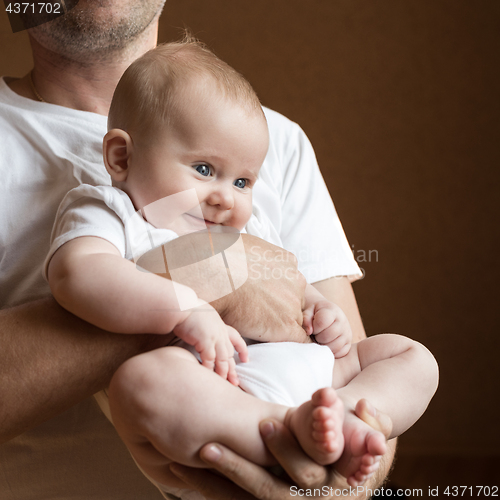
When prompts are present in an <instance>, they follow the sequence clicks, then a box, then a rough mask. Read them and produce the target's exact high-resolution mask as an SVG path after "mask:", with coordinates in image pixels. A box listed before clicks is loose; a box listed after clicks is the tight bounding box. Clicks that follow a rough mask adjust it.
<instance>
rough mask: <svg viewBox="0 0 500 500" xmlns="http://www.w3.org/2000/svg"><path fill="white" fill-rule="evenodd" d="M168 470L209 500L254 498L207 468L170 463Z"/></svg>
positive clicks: (253, 499) (254, 499)
mask: <svg viewBox="0 0 500 500" xmlns="http://www.w3.org/2000/svg"><path fill="white" fill-rule="evenodd" d="M170 471H171V472H172V473H173V474H175V476H177V477H178V478H179V479H181V480H182V481H183V482H184V483H186V484H187V485H189V486H190V487H191V488H193V489H194V490H197V491H199V492H200V493H201V494H202V495H203V496H204V497H205V498H207V499H211V500H237V499H241V500H256V498H255V497H254V496H253V495H251V494H249V493H247V492H245V491H243V490H242V489H241V488H240V487H239V486H237V485H235V484H234V483H232V482H231V481H228V480H227V479H226V478H224V477H221V476H217V475H215V474H212V473H211V472H210V471H209V470H208V469H194V468H191V467H186V466H184V465H180V464H176V463H171V464H170Z"/></svg>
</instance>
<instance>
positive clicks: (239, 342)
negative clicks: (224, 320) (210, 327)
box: [227, 326, 248, 363]
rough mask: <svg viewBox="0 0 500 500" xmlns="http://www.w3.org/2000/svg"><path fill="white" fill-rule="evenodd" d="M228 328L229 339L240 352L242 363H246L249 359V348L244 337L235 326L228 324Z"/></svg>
mask: <svg viewBox="0 0 500 500" xmlns="http://www.w3.org/2000/svg"><path fill="white" fill-rule="evenodd" d="M227 328H228V333H229V340H230V341H231V344H232V345H233V346H234V349H235V350H236V352H237V353H238V356H239V357H240V361H241V362H242V363H246V362H247V361H248V348H247V344H246V342H245V341H244V340H243V337H242V336H241V335H240V334H239V332H238V331H237V330H235V329H234V328H233V327H231V326H228V327H227Z"/></svg>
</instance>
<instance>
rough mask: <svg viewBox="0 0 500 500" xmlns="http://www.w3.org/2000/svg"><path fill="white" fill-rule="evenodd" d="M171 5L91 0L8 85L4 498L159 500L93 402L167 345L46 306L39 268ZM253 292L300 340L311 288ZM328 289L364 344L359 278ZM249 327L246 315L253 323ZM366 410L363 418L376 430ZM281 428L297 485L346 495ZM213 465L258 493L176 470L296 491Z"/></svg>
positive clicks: (90, 174) (245, 466)
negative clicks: (135, 64) (58, 215)
mask: <svg viewBox="0 0 500 500" xmlns="http://www.w3.org/2000/svg"><path fill="white" fill-rule="evenodd" d="M163 4H164V0H148V1H144V2H136V1H134V0H103V1H100V2H96V1H95V0H80V2H79V3H78V5H77V6H76V7H75V8H74V9H73V10H72V11H70V13H69V14H67V15H65V16H63V17H60V18H58V19H56V20H55V21H52V22H50V23H47V24H44V25H41V26H39V27H37V28H33V29H31V30H30V31H29V35H30V42H31V45H32V50H33V60H34V70H33V72H32V73H31V74H28V75H26V76H25V77H24V78H21V79H19V80H9V81H1V82H0V85H1V86H0V130H1V133H0V142H1V146H0V147H1V150H2V159H0V174H1V175H2V185H1V186H0V214H1V216H0V280H1V283H2V285H1V287H0V307H2V308H4V309H3V310H2V311H0V384H1V385H0V400H1V401H2V404H1V406H0V411H1V413H0V428H1V429H2V430H1V440H2V441H7V442H5V444H3V445H2V446H0V467H1V471H2V474H1V475H0V496H1V497H2V498H23V499H26V500H29V499H37V500H39V499H41V498H47V499H49V498H60V497H64V498H71V499H82V500H83V499H88V498H102V499H114V498H116V499H120V500H123V499H137V498H140V499H144V498H151V499H154V498H159V493H158V492H157V491H156V490H155V489H154V488H153V487H152V486H151V485H150V484H149V483H148V482H147V481H146V480H145V479H144V478H143V477H142V475H141V473H140V472H139V471H138V470H137V468H136V467H135V465H134V464H133V462H132V461H131V459H130V457H129V456H128V454H127V452H126V449H125V447H124V446H123V444H122V443H121V442H120V441H119V440H118V439H117V437H116V436H115V433H114V431H113V429H112V428H111V427H110V426H109V424H108V423H107V422H106V420H105V419H104V417H102V415H100V413H99V411H98V410H97V408H96V406H95V404H94V402H93V401H92V400H91V399H88V398H89V396H91V395H92V394H93V393H95V392H97V391H98V390H100V389H102V388H103V387H105V386H106V385H107V384H108V383H109V380H110V378H111V376H112V374H113V373H114V371H115V370H116V369H117V368H118V366H119V365H120V364H121V363H122V362H123V361H125V360H126V359H128V358H130V357H131V356H133V355H135V354H138V353H140V352H144V351H146V350H149V349H153V348H156V347H159V346H161V345H162V339H161V337H160V338H159V337H158V336H148V335H142V336H139V335H131V336H124V335H121V336H120V335H112V334H109V333H105V332H102V331H99V330H98V329H97V328H93V327H91V326H90V325H88V324H85V323H83V322H82V321H79V320H78V319H77V318H75V317H74V316H72V315H70V314H68V313H66V312H65V311H63V310H62V309H61V308H59V307H58V306H57V305H56V304H55V303H54V301H53V300H52V299H50V298H46V297H47V293H48V289H47V287H46V284H45V283H44V282H43V281H42V278H41V272H40V268H41V264H42V262H43V259H44V257H45V253H46V251H47V249H48V247H49V236H50V230H51V226H52V222H53V219H54V217H55V212H56V210H57V206H58V204H59V202H60V200H61V199H62V197H63V196H64V194H65V193H66V192H67V191H68V190H69V189H71V188H72V187H75V186H76V185H78V184H80V183H81V182H88V183H98V182H99V183H108V182H109V180H107V178H106V177H105V176H104V169H103V168H102V163H101V159H100V156H101V153H100V147H101V146H100V144H101V140H102V136H103V135H104V132H105V128H106V118H105V116H106V114H107V112H108V108H109V104H110V101H111V97H112V94H113V90H114V88H115V86H116V83H117V82H118V79H119V78H120V76H121V75H122V73H123V71H124V70H125V69H126V67H127V66H128V65H129V64H130V63H131V62H132V61H133V60H134V59H136V58H137V57H138V56H140V55H142V54H143V53H144V52H146V51H147V50H149V49H150V48H153V47H154V46H155V45H156V40H157V27H158V18H159V15H160V13H161V10H162V8H163ZM249 241H252V240H249ZM253 243H255V241H253ZM255 246H256V245H252V248H254V247H255ZM259 246H260V250H257V255H261V256H264V255H265V256H266V257H269V256H272V255H273V252H276V248H275V247H273V246H272V245H268V246H266V244H265V243H264V242H261V243H259ZM254 251H255V250H254ZM266 263H267V265H268V266H270V267H271V268H274V269H278V270H279V271H283V272H281V273H279V272H278V273H275V275H282V276H288V275H289V274H287V273H286V272H285V270H286V269H287V268H288V267H289V266H290V262H288V263H286V262H283V261H280V260H279V259H273V258H270V259H269V258H268V259H267V261H266ZM250 285H252V286H247V287H246V288H245V290H246V292H245V295H244V297H243V299H242V298H241V297H240V300H243V301H244V302H247V303H251V304H252V305H253V307H254V308H255V307H258V308H259V310H260V311H261V312H262V314H261V319H262V321H266V324H267V325H268V326H269V325H270V326H271V327H273V326H274V327H277V326H278V325H280V324H281V322H282V321H285V320H289V318H297V320H296V321H295V323H294V324H293V327H294V328H295V329H296V331H297V334H298V335H299V334H301V332H300V330H301V329H300V320H299V318H300V289H301V284H300V283H294V282H293V281H292V280H287V279H283V280H275V279H274V280H265V279H261V280H258V279H256V280H254V282H253V283H251V284H250ZM317 286H318V288H320V290H321V291H322V292H323V293H324V294H325V295H326V296H327V297H328V298H329V299H331V300H334V301H335V302H336V303H338V304H339V305H340V306H341V307H342V308H343V309H344V311H345V312H346V314H347V316H348V317H349V319H350V321H351V325H352V328H353V331H354V335H355V338H356V337H357V338H358V339H359V338H361V337H362V336H364V332H363V328H362V325H361V321H360V318H359V313H358V311H357V307H356V302H355V299H354V295H353V293H352V289H351V286H350V284H349V282H348V280H347V278H342V279H338V280H337V279H329V280H326V281H323V282H321V283H319V284H317ZM242 288H243V287H242ZM260 290H265V291H266V293H265V294H264V293H257V292H256V291H260ZM227 300H235V299H234V298H233V299H232V298H228V299H227ZM220 307H221V309H223V308H224V302H221V304H220ZM229 319H230V318H229ZM245 319H248V318H246V317H245V314H242V315H241V318H240V321H241V323H242V324H243V323H244V321H245ZM235 326H237V325H235ZM82 330H85V332H86V334H85V335H83V334H82V333H81V331H82ZM368 410H370V408H369V407H360V408H359V410H358V411H359V412H360V413H361V414H362V415H363V416H364V418H365V419H368V418H369V415H368V413H369V412H368ZM374 425H381V426H382V427H384V422H383V420H382V419H378V421H375V422H374ZM272 428H273V427H272V425H271V423H269V422H267V423H264V424H263V431H264V436H267V437H266V442H267V443H268V445H269V447H270V449H271V450H272V451H273V453H275V455H276V457H277V459H278V461H280V462H281V463H282V465H283V467H284V468H285V469H286V470H287V471H288V473H289V475H290V476H291V477H292V478H293V480H294V481H295V482H296V483H297V484H299V485H301V486H305V485H308V484H309V485H313V484H314V485H323V484H332V485H337V484H341V483H339V482H337V479H336V478H335V477H334V475H333V473H332V471H331V470H330V469H325V468H323V467H319V466H316V465H315V464H313V463H312V462H311V461H310V460H309V459H307V457H306V456H305V455H304V454H303V453H302V451H301V450H300V449H298V448H297V447H296V445H295V444H294V443H293V441H291V440H290V439H289V437H288V436H287V435H286V432H285V430H283V429H282V428H281V427H280V426H277V425H275V426H274V429H275V432H274V433H270V432H269V431H270V429H272ZM24 431H26V432H24ZM23 432H24V433H23ZM15 436H17V437H15ZM11 438H13V439H11ZM9 439H11V440H10V441H8V440H9ZM217 450H219V451H220V456H219V459H218V460H217V461H215V462H214V460H213V459H214V456H217V453H216V454H215V455H214V451H215V452H216V451H217ZM202 457H204V460H206V461H207V463H208V464H209V465H210V466H211V467H213V468H216V469H218V470H220V471H221V472H222V473H223V474H225V475H227V476H228V477H229V478H230V479H231V480H233V481H234V482H235V483H236V484H239V485H241V487H242V488H243V489H244V490H247V491H250V492H251V493H248V494H247V493H244V491H243V490H241V489H240V488H239V487H238V486H236V484H232V483H231V482H227V481H226V480H224V479H222V478H219V477H216V476H214V475H211V474H210V473H209V472H206V471H201V473H200V471H192V470H188V469H186V468H182V467H180V466H175V465H172V466H171V468H172V472H173V473H174V474H177V476H178V477H182V479H183V481H184V483H186V484H189V485H191V486H192V487H193V488H195V489H199V490H200V491H201V492H202V493H204V494H205V495H206V496H209V497H212V498H220V499H223V498H233V497H237V498H263V499H264V498H273V500H276V499H279V498H288V497H289V486H288V485H286V484H285V483H284V482H281V481H280V480H277V479H274V478H272V477H271V476H270V475H268V474H267V472H266V471H264V470H263V469H261V468H259V467H256V466H254V465H253V464H249V463H248V462H246V461H244V460H243V459H241V458H240V457H236V456H234V454H232V453H231V452H230V451H229V450H224V449H223V448H222V447H218V448H214V447H213V446H207V447H206V448H205V449H204V450H203V451H202ZM312 478H313V479H312ZM224 481H226V482H224ZM230 495H233V496H230ZM245 495H246V496H245Z"/></svg>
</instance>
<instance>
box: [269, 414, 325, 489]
mask: <svg viewBox="0 0 500 500" xmlns="http://www.w3.org/2000/svg"><path fill="white" fill-rule="evenodd" d="M260 433H261V436H262V439H263V440H264V442H265V443H266V446H267V448H268V449H269V451H270V452H271V453H272V454H273V455H274V457H275V458H276V460H277V461H278V462H279V464H280V465H281V466H282V467H283V469H284V470H285V472H286V473H287V474H288V475H289V476H290V478H291V479H292V481H293V482H294V483H296V484H298V485H299V486H301V487H304V488H313V487H315V486H317V487H319V486H321V485H324V484H328V479H329V474H330V471H329V470H328V469H327V468H325V467H323V466H321V465H318V464H317V463H316V462H314V461H313V460H311V459H310V458H309V457H308V456H307V455H306V454H305V453H304V451H303V450H302V448H301V447H300V445H299V444H298V443H297V441H296V440H295V438H294V437H293V436H292V435H291V434H290V431H289V430H288V429H287V428H286V427H285V426H284V425H282V424H280V423H279V422H277V421H275V420H263V421H262V422H261V423H260ZM318 485H319V486H318Z"/></svg>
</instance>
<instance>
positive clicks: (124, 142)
mask: <svg viewBox="0 0 500 500" xmlns="http://www.w3.org/2000/svg"><path fill="white" fill-rule="evenodd" d="M132 147H133V143H132V137H130V135H129V134H127V132H125V130H121V129H119V128H114V129H112V130H110V131H109V132H108V133H107V134H106V135H105V136H104V139H103V142H102V152H103V158H104V165H105V166H106V170H107V171H108V173H109V175H110V176H111V178H112V179H113V180H114V181H115V182H124V181H126V180H127V176H128V160H129V158H130V154H131V153H132Z"/></svg>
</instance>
